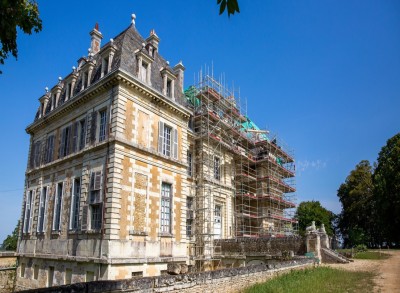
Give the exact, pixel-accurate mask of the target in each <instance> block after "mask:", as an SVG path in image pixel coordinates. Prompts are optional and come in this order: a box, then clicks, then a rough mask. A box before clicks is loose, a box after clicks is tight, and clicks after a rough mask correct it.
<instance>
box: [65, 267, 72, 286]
mask: <svg viewBox="0 0 400 293" xmlns="http://www.w3.org/2000/svg"><path fill="white" fill-rule="evenodd" d="M71 281H72V270H71V269H65V279H64V284H65V285H68V284H71Z"/></svg>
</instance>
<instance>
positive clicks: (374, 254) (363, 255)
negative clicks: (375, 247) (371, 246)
mask: <svg viewBox="0 0 400 293" xmlns="http://www.w3.org/2000/svg"><path fill="white" fill-rule="evenodd" d="M389 257H390V255H389V254H386V253H381V252H379V251H362V252H357V253H356V254H355V256H354V258H355V259H377V260H381V259H387V258H389Z"/></svg>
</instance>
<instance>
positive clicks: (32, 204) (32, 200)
mask: <svg viewBox="0 0 400 293" xmlns="http://www.w3.org/2000/svg"><path fill="white" fill-rule="evenodd" d="M35 194H36V191H33V192H32V197H31V209H30V215H29V227H28V232H31V231H32V222H33V208H34V202H35Z"/></svg>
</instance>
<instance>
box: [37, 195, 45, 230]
mask: <svg viewBox="0 0 400 293" xmlns="http://www.w3.org/2000/svg"><path fill="white" fill-rule="evenodd" d="M42 193H43V191H39V208H38V220H37V225H36V232H41V231H40V229H39V228H40V220H41V219H42V213H41V209H42V205H43V198H42V196H43V195H42Z"/></svg>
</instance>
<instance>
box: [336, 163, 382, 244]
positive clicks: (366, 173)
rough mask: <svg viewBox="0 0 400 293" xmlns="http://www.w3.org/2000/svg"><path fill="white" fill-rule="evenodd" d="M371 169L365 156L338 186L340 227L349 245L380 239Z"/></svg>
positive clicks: (372, 242)
mask: <svg viewBox="0 0 400 293" xmlns="http://www.w3.org/2000/svg"><path fill="white" fill-rule="evenodd" d="M372 173H373V170H372V166H371V164H370V163H369V161H366V160H363V161H361V162H360V163H359V164H357V165H356V167H355V169H354V170H352V171H351V172H350V174H349V176H347V178H346V181H345V183H343V184H341V185H340V187H339V189H338V193H337V195H338V197H339V200H340V202H341V204H342V212H341V214H340V217H339V229H340V232H341V234H342V237H343V240H344V244H345V245H346V246H353V245H357V244H366V243H369V244H370V245H371V244H374V243H376V242H377V239H376V238H377V225H376V221H375V213H376V211H375V209H374V206H375V203H374V200H373V184H372Z"/></svg>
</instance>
